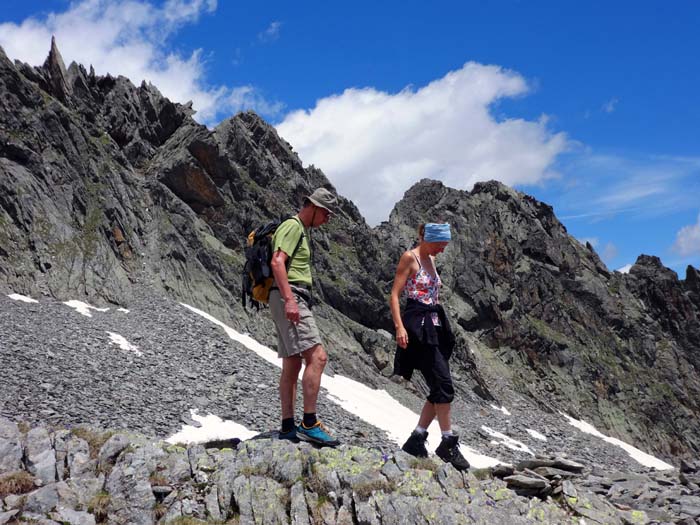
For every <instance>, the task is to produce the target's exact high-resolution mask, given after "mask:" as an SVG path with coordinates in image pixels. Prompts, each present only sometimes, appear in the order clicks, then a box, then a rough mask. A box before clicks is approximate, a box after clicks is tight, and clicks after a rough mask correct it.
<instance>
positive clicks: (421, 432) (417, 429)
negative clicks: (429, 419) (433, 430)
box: [416, 425, 428, 434]
mask: <svg viewBox="0 0 700 525" xmlns="http://www.w3.org/2000/svg"><path fill="white" fill-rule="evenodd" d="M427 431H428V429H427V428H423V427H422V426H420V425H418V426H416V432H418V433H419V434H425V433H426V432H427Z"/></svg>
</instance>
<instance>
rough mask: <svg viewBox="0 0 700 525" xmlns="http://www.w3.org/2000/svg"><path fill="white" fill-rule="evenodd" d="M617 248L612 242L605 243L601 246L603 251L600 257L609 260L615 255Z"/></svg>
mask: <svg viewBox="0 0 700 525" xmlns="http://www.w3.org/2000/svg"><path fill="white" fill-rule="evenodd" d="M617 254H618V250H617V246H615V245H614V244H613V243H611V242H609V243H607V244H606V245H605V248H603V253H602V254H601V258H602V259H603V260H604V261H606V262H607V261H611V260H612V259H614V258H615V257H617Z"/></svg>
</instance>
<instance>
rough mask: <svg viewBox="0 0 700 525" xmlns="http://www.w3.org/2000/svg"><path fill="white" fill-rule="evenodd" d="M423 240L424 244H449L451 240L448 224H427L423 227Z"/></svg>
mask: <svg viewBox="0 0 700 525" xmlns="http://www.w3.org/2000/svg"><path fill="white" fill-rule="evenodd" d="M423 240H424V241H425V242H449V241H451V240H452V233H451V232H450V225H449V224H448V223H444V224H436V223H434V222H429V223H428V224H426V225H425V231H424V232H423Z"/></svg>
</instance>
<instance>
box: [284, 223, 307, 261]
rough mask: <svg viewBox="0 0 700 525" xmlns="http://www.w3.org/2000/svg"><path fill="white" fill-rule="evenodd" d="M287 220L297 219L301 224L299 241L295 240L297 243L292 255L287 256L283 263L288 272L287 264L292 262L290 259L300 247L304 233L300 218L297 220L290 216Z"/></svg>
mask: <svg viewBox="0 0 700 525" xmlns="http://www.w3.org/2000/svg"><path fill="white" fill-rule="evenodd" d="M288 220H297V221H299V223H300V224H301V235H300V236H299V241H298V242H297V245H296V247H295V248H294V251H293V252H292V255H290V256H289V258H287V262H286V264H285V268H286V270H287V272H289V266H290V265H291V264H292V259H294V256H295V255H296V254H297V252H298V251H299V248H300V247H301V242H302V241H303V240H304V236H305V233H304V223H302V222H301V220H299V218H298V217H291V218H290V219H288Z"/></svg>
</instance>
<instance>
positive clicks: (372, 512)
mask: <svg viewBox="0 0 700 525" xmlns="http://www.w3.org/2000/svg"><path fill="white" fill-rule="evenodd" d="M227 445H228V447H227V448H222V446H221V444H218V443H210V444H200V445H190V446H186V445H180V444H169V443H165V442H152V441H149V440H147V439H146V438H144V437H143V436H140V435H138V434H134V433H124V432H110V431H104V430H100V429H95V428H89V427H79V428H75V429H72V430H63V429H59V430H54V431H51V432H49V431H48V430H47V429H45V428H42V427H36V428H31V429H29V428H22V429H20V428H19V427H18V426H17V425H16V424H15V423H13V422H11V421H9V420H6V419H1V418H0V465H3V466H2V468H1V469H0V523H8V522H11V520H14V521H12V522H13V523H14V522H26V521H31V520H36V521H39V522H41V523H45V524H55V523H74V524H80V525H89V524H95V523H110V524H118V523H130V524H142V525H151V524H154V523H158V524H168V523H185V522H186V523H224V522H226V523H271V524H273V523H274V524H285V523H293V524H298V525H303V524H311V523H326V524H360V523H369V524H376V525H381V524H397V525H406V524H412V523H416V524H418V523H445V524H446V523H465V524H468V523H522V524H526V523H545V524H548V523H549V524H557V525H559V524H564V523H571V524H574V523H580V522H581V521H582V519H583V520H584V521H586V522H587V523H588V522H590V523H605V524H632V523H639V524H646V523H650V522H654V523H670V522H674V523H693V520H694V519H695V518H697V517H699V516H700V488H698V486H697V481H698V479H697V478H698V475H699V473H700V464H699V463H697V462H696V463H692V464H685V463H684V464H683V466H682V467H681V469H680V471H673V472H668V473H663V474H661V473H654V472H651V473H648V474H646V475H642V474H639V475H635V476H630V475H628V474H620V473H617V474H613V475H612V476H609V477H606V476H601V475H600V474H599V473H596V472H592V471H591V470H590V469H588V468H586V466H585V465H580V464H577V463H575V462H572V461H570V460H566V459H561V458H541V459H536V460H531V461H528V462H523V463H521V464H519V465H518V466H517V467H515V468H514V467H507V466H499V467H496V468H492V469H483V470H477V471H472V472H468V473H460V472H458V471H457V470H455V469H454V468H453V467H451V466H449V465H448V464H443V463H436V462H435V460H432V459H427V458H426V459H416V458H413V457H411V456H409V455H407V454H405V453H404V452H401V451H398V452H396V453H392V454H382V453H381V452H380V451H377V450H368V449H364V448H360V447H349V446H343V447H341V448H339V449H330V448H324V449H315V448H313V447H311V446H310V445H309V444H306V443H302V444H293V443H291V442H289V441H280V440H270V439H269V438H266V437H264V436H260V437H259V438H254V439H251V440H248V441H244V442H240V441H239V440H234V441H231V442H230V443H228V444H227ZM16 450H20V451H22V452H23V453H22V456H23V457H24V458H25V460H24V461H22V460H20V461H19V462H18V461H17V459H18V458H17V457H16V454H15V453H14V452H13V451H16ZM37 454H38V455H40V456H41V457H43V458H44V459H43V460H42V462H41V464H42V468H41V469H40V470H37V469H36V468H35V467H36V464H35V463H33V462H32V461H31V460H28V459H27V458H29V457H30V456H33V455H37ZM185 520H189V521H185Z"/></svg>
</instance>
